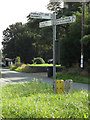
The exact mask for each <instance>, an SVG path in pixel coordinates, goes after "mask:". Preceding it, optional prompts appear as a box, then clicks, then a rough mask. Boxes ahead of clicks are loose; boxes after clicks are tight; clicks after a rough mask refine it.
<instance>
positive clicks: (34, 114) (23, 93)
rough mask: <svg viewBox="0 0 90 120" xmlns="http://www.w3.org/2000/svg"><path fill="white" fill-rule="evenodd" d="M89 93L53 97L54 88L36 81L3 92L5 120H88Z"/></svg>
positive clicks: (73, 91)
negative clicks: (79, 119)
mask: <svg viewBox="0 0 90 120" xmlns="http://www.w3.org/2000/svg"><path fill="white" fill-rule="evenodd" d="M88 112H89V108H88V91H86V90H78V91H77V90H72V91H71V92H70V93H69V94H66V93H63V94H54V93H53V86H52V85H50V84H49V85H48V84H47V83H43V82H42V81H41V80H40V81H38V80H36V79H34V80H32V81H31V82H29V83H28V82H25V83H17V84H8V85H6V86H4V87H3V89H2V115H1V116H2V118H71V119H73V118H88V117H89V114H88Z"/></svg>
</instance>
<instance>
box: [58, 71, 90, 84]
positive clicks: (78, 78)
mask: <svg viewBox="0 0 90 120" xmlns="http://www.w3.org/2000/svg"><path fill="white" fill-rule="evenodd" d="M56 78H57V80H60V79H63V80H68V79H72V80H73V82H77V83H85V84H90V78H87V77H83V76H80V75H70V74H68V73H61V74H57V75H56Z"/></svg>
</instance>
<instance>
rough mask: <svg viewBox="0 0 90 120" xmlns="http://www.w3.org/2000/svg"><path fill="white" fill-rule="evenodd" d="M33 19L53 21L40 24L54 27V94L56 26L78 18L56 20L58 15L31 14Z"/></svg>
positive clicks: (69, 17)
mask: <svg viewBox="0 0 90 120" xmlns="http://www.w3.org/2000/svg"><path fill="white" fill-rule="evenodd" d="M30 17H31V18H36V19H51V20H49V21H44V22H40V23H39V27H40V28H42V27H46V26H53V84H54V92H55V93H56V66H55V41H56V25H60V24H66V23H72V22H75V20H76V16H68V17H61V18H59V19H56V13H55V12H53V14H51V13H31V14H30Z"/></svg>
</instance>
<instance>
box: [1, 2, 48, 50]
mask: <svg viewBox="0 0 90 120" xmlns="http://www.w3.org/2000/svg"><path fill="white" fill-rule="evenodd" d="M48 3H49V0H0V49H1V41H2V35H3V34H2V32H3V30H5V29H6V28H7V27H8V26H9V25H11V24H15V23H16V22H22V23H26V22H27V18H26V16H28V15H29V13H30V12H46V13H47V12H49V11H48V10H47V4H48Z"/></svg>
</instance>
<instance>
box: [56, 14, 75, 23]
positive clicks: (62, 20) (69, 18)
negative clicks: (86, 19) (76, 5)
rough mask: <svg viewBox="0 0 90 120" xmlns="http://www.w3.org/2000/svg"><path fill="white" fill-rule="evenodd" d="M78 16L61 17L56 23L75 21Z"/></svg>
mask: <svg viewBox="0 0 90 120" xmlns="http://www.w3.org/2000/svg"><path fill="white" fill-rule="evenodd" d="M75 20H76V16H69V17H64V18H63V17H61V18H60V19H57V20H56V25H59V24H65V23H72V22H75Z"/></svg>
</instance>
